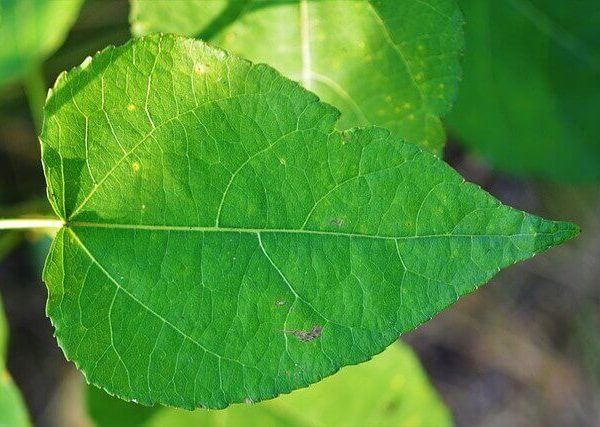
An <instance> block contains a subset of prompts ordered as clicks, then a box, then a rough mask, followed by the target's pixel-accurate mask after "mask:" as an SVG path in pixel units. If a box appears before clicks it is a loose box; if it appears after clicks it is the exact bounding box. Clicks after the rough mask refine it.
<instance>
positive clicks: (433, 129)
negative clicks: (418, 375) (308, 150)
mask: <svg viewBox="0 0 600 427" xmlns="http://www.w3.org/2000/svg"><path fill="white" fill-rule="evenodd" d="M238 15H239V16H238ZM235 17H237V20H236V19H233V18H235ZM131 20H132V29H133V31H134V33H137V34H138V35H139V34H147V33H150V32H155V31H164V32H173V33H177V34H183V35H188V36H197V35H206V36H208V35H212V36H213V37H211V40H212V42H213V43H215V44H217V45H218V46H221V47H223V48H224V49H226V50H228V51H230V52H232V53H235V54H239V55H240V56H243V57H246V58H248V59H251V60H252V61H254V62H265V63H267V64H269V65H272V66H274V67H275V68H277V69H278V70H279V71H281V72H282V73H283V74H285V75H286V76H288V77H290V78H292V79H294V80H297V81H300V82H301V83H302V84H303V85H304V87H306V88H307V89H310V90H313V91H314V92H315V93H317V94H318V95H319V96H320V97H321V98H322V99H323V100H325V101H327V102H330V103H332V104H333V105H335V106H336V107H337V108H339V109H340V110H341V111H342V113H343V114H342V117H341V120H340V122H339V123H338V126H339V127H340V129H345V128H349V127H352V126H356V125H367V124H376V125H380V126H384V127H386V128H388V129H389V130H391V131H392V133H393V134H394V135H395V136H397V137H402V138H406V139H408V140H409V141H411V142H414V143H417V144H419V145H420V146H422V147H424V148H427V149H429V150H430V151H433V152H437V153H439V152H440V150H441V148H442V147H443V145H444V142H445V135H444V131H443V129H442V126H441V123H440V119H439V116H440V115H443V114H445V113H446V112H447V111H448V110H449V109H450V106H451V104H452V102H453V100H454V97H455V94H456V88H457V81H458V78H459V74H460V67H459V63H458V60H459V55H460V52H461V51H462V48H463V33H462V22H463V21H462V15H461V14H460V11H459V10H458V6H457V5H456V2H455V0H418V1H417V0H410V1H397V0H351V1H349V0H330V1H320V0H293V1H290V0H213V1H204V0H195V1H188V2H165V1H156V0H133V5H132V14H131ZM208 22H211V24H207V23H208ZM217 24H218V25H217ZM207 25H208V26H209V27H210V28H214V27H217V28H219V27H220V31H218V32H216V33H214V31H207V30H206V27H207Z"/></svg>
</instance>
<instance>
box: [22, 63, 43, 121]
mask: <svg viewBox="0 0 600 427" xmlns="http://www.w3.org/2000/svg"><path fill="white" fill-rule="evenodd" d="M23 85H24V87H25V94H26V95H27V100H28V101H29V109H30V110H31V117H32V118H33V123H34V125H35V130H36V132H37V133H39V132H40V131H41V130H42V122H43V119H44V111H43V110H44V102H45V99H46V80H45V79H44V73H43V72H42V68H41V67H40V66H37V67H34V68H33V69H32V70H31V71H30V72H29V73H28V74H27V75H25V77H24V78H23Z"/></svg>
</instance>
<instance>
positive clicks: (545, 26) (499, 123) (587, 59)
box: [449, 0, 600, 182]
mask: <svg viewBox="0 0 600 427" xmlns="http://www.w3.org/2000/svg"><path fill="white" fill-rule="evenodd" d="M459 3H460V4H461V6H462V7H463V10H464V13H465V15H466V18H467V22H468V24H467V25H466V27H465V28H466V37H467V46H468V47H469V48H468V49H467V53H466V58H465V61H464V69H465V72H464V73H465V76H464V82H463V84H462V85H461V94H460V96H459V99H458V102H457V105H456V108H455V109H454V111H453V113H452V114H451V115H450V116H449V126H450V128H451V130H452V132H453V133H455V134H456V135H457V136H458V138H459V139H460V141H461V142H463V143H465V144H466V145H467V146H468V147H470V148H471V149H473V150H474V151H475V152H477V153H479V154H481V155H482V156H484V157H485V158H486V159H487V160H489V161H490V162H491V163H492V164H493V165H494V166H496V167H498V168H501V169H503V170H506V171H509V172H512V173H516V174H520V175H531V176H535V177H541V178H546V179H550V180H553V181H571V182H583V181H590V182H591V181H598V180H599V179H600V168H599V167H598V164H600V120H598V111H600V13H598V1H597V0H582V1H577V2H564V1H560V0H545V1H542V0H535V1H532V0H507V1H494V0H461V1H460V2H459Z"/></svg>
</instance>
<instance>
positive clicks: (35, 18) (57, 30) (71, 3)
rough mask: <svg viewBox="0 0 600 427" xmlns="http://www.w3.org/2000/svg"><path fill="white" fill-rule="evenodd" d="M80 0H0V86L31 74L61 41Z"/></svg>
mask: <svg viewBox="0 0 600 427" xmlns="http://www.w3.org/2000/svg"><path fill="white" fill-rule="evenodd" d="M82 3H83V0H0V40H1V43H0V86H2V85H4V84H5V83H7V82H9V81H11V80H14V79H17V78H20V77H22V76H23V74H26V73H28V72H29V71H31V68H32V67H35V66H37V65H38V64H39V63H40V62H41V61H43V60H44V59H45V58H46V56H48V55H50V54H51V53H53V52H54V50H56V49H57V48H58V47H59V46H60V45H61V44H62V42H63V41H64V39H65V37H66V34H67V31H68V30H69V29H70V28H71V25H72V24H73V23H74V22H75V19H76V18H77V15H78V13H79V8H80V7H81V5H82Z"/></svg>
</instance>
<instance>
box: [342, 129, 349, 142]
mask: <svg viewBox="0 0 600 427" xmlns="http://www.w3.org/2000/svg"><path fill="white" fill-rule="evenodd" d="M350 135H351V134H350V132H348V131H343V132H342V133H341V136H342V145H346V143H347V142H348V141H350Z"/></svg>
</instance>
